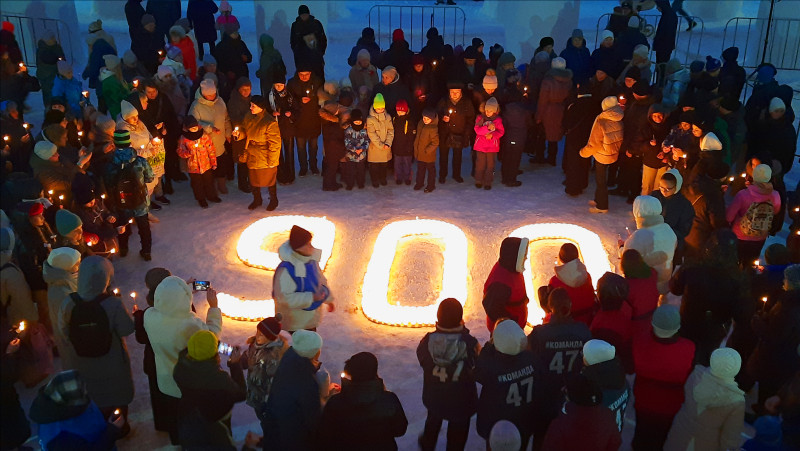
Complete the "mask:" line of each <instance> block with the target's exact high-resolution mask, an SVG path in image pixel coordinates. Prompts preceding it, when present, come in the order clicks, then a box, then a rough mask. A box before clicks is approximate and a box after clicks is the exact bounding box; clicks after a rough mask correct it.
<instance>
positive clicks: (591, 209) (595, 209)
mask: <svg viewBox="0 0 800 451" xmlns="http://www.w3.org/2000/svg"><path fill="white" fill-rule="evenodd" d="M589 213H608V209H606V210H601V209H599V208H597V207H592V208H590V209H589Z"/></svg>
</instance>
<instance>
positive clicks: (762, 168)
mask: <svg viewBox="0 0 800 451" xmlns="http://www.w3.org/2000/svg"><path fill="white" fill-rule="evenodd" d="M709 135H710V133H709ZM770 180H772V168H771V167H769V165H766V164H759V165H758V166H756V167H755V168H753V181H754V182H756V183H768V182H769V181H770Z"/></svg>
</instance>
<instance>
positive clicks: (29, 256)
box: [12, 202, 57, 291]
mask: <svg viewBox="0 0 800 451" xmlns="http://www.w3.org/2000/svg"><path fill="white" fill-rule="evenodd" d="M21 205H24V206H25V207H24V208H25V211H24V212H21V213H22V215H20V216H23V215H24V218H25V219H24V220H25V222H23V223H22V224H14V231H15V232H16V233H17V238H18V239H19V241H18V244H17V248H16V256H17V262H18V263H19V268H20V269H21V270H22V273H23V274H24V275H25V280H26V281H27V282H28V285H29V286H30V289H31V290H34V291H35V290H47V283H45V281H44V279H43V278H42V267H43V265H44V262H45V261H46V260H47V256H48V255H50V250H51V249H53V248H55V246H56V237H57V235H56V232H55V231H54V230H53V229H51V228H50V224H48V223H47V222H46V221H45V223H44V224H43V225H42V226H41V227H35V226H34V225H33V224H31V223H30V221H28V209H30V205H31V204H29V203H27V202H25V203H23V204H21ZM17 210H18V211H19V208H18V209H17ZM12 221H13V219H12Z"/></svg>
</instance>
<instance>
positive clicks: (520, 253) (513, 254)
mask: <svg viewBox="0 0 800 451" xmlns="http://www.w3.org/2000/svg"><path fill="white" fill-rule="evenodd" d="M527 253H528V239H527V238H516V237H511V236H510V237H507V238H505V239H504V240H503V242H502V244H500V258H499V259H498V260H497V262H498V263H500V266H502V267H503V268H505V269H507V270H509V271H511V272H519V273H521V272H522V271H524V270H525V257H526V256H527Z"/></svg>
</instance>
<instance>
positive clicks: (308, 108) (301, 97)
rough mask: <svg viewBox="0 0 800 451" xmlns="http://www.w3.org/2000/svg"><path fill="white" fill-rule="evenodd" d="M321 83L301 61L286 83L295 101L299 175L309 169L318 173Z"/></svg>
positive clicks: (302, 174)
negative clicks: (295, 72)
mask: <svg viewBox="0 0 800 451" xmlns="http://www.w3.org/2000/svg"><path fill="white" fill-rule="evenodd" d="M322 85H323V82H322V80H320V79H319V78H318V77H317V76H316V75H312V72H311V69H310V68H309V67H308V66H306V65H304V64H303V63H302V62H301V64H300V66H299V67H298V69H297V74H296V75H295V76H294V77H292V78H291V79H290V80H289V82H288V83H287V85H286V89H288V90H289V92H290V93H291V95H292V97H294V99H295V101H296V102H297V105H298V106H297V110H298V111H297V113H293V115H294V116H295V120H294V124H295V140H296V142H297V158H298V161H299V162H300V173H299V175H300V177H305V176H306V174H307V173H308V171H309V170H310V171H311V173H312V174H315V175H316V174H319V169H317V146H318V144H317V138H318V137H319V135H320V133H321V130H322V128H321V127H322V125H321V124H322V123H321V122H320V117H319V100H318V99H317V91H318V90H319V88H320V87H321V86H322Z"/></svg>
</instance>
